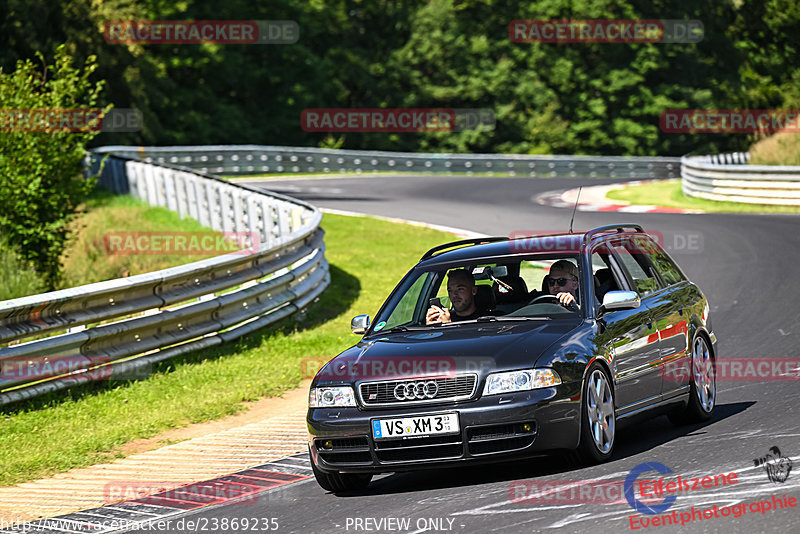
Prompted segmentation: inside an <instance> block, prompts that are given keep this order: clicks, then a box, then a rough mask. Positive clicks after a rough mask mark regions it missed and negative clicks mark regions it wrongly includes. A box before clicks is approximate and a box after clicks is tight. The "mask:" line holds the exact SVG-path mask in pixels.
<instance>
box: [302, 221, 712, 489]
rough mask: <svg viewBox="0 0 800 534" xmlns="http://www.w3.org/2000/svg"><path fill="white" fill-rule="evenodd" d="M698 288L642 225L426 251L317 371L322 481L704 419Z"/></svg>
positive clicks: (577, 445)
mask: <svg viewBox="0 0 800 534" xmlns="http://www.w3.org/2000/svg"><path fill="white" fill-rule="evenodd" d="M708 312H709V306H708V303H707V301H706V298H705V296H704V295H703V293H702V292H701V291H700V289H699V288H698V287H697V286H696V285H695V284H693V283H692V282H691V281H690V280H688V279H687V277H686V275H685V274H684V273H683V271H681V269H680V268H679V267H678V266H677V265H676V264H675V262H674V261H673V260H672V258H670V257H669V255H667V253H666V252H664V250H663V249H662V248H661V247H660V246H659V244H658V243H657V241H656V240H654V239H653V238H651V236H649V235H648V234H647V233H645V232H644V231H643V230H642V228H641V227H640V226H637V225H631V224H620V225H611V226H604V227H600V228H595V229H593V230H590V231H588V232H586V233H581V234H575V233H568V234H560V235H548V236H536V237H528V238H522V239H508V238H503V237H496V238H483V239H472V240H465V241H457V242H454V243H449V244H446V245H442V246H439V247H436V248H434V249H431V250H430V251H428V252H427V253H426V254H425V255H424V256H423V257H422V259H421V260H420V262H419V263H418V264H417V265H416V266H414V268H413V269H411V271H410V272H409V273H408V274H406V276H405V277H404V278H403V279H402V281H401V282H400V283H399V284H398V286H397V287H396V288H395V290H394V291H393V292H392V293H391V295H390V296H389V298H388V299H387V300H386V302H385V303H384V304H383V306H382V307H381V309H380V311H378V314H377V316H376V317H375V319H374V321H372V322H370V318H369V317H368V316H366V315H359V316H357V317H355V318H353V321H352V330H353V332H354V333H357V334H363V338H362V340H361V341H360V342H359V343H358V344H357V345H355V346H353V347H351V348H349V349H347V350H345V351H344V352H342V353H341V354H339V355H338V356H336V357H335V358H333V359H332V360H330V361H329V362H328V363H327V364H326V365H325V366H323V368H322V369H320V371H319V372H318V373H317V375H316V376H315V378H314V380H313V382H312V384H311V390H310V392H309V410H308V415H307V422H308V430H309V443H308V445H309V452H310V455H311V460H312V466H313V469H314V474H315V476H316V479H317V481H318V483H319V484H320V486H322V487H323V488H324V489H326V490H329V491H334V492H337V491H346V490H354V489H361V488H364V487H366V486H367V485H368V484H369V482H370V480H371V478H372V476H373V475H374V474H378V473H386V472H397V471H407V470H416V469H422V468H432V467H446V466H453V465H460V464H462V463H464V462H467V463H479V462H498V461H507V460H511V459H518V458H525V457H530V456H537V455H541V454H543V453H545V452H550V451H557V450H564V449H567V450H573V451H576V452H577V455H578V457H579V458H581V459H582V460H583V461H584V462H586V463H596V462H602V461H605V460H607V459H608V458H610V457H611V455H612V454H613V451H614V445H615V440H616V433H617V425H618V422H619V423H622V422H625V421H632V420H634V418H635V416H638V415H645V416H655V415H659V414H667V415H668V416H669V418H670V419H671V420H672V421H673V422H674V423H676V424H682V423H687V422H700V421H705V420H708V419H709V418H710V417H711V414H712V411H713V409H714V404H715V398H716V383H715V358H716V338H715V336H714V333H713V331H712V329H711V320H710V318H709V315H708Z"/></svg>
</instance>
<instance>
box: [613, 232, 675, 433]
mask: <svg viewBox="0 0 800 534" xmlns="http://www.w3.org/2000/svg"><path fill="white" fill-rule="evenodd" d="M604 250H605V251H606V252H608V255H607V258H606V261H607V262H608V264H609V267H610V268H611V271H612V273H613V274H614V277H615V279H616V281H617V286H618V288H619V289H622V290H628V291H634V292H636V293H637V294H638V295H639V297H640V299H641V305H640V306H639V307H638V308H634V309H628V310H613V311H610V312H607V313H605V314H603V315H601V317H600V318H601V319H602V320H603V323H604V324H605V335H607V336H608V338H609V342H610V344H611V347H612V349H613V360H612V369H613V372H614V382H615V387H616V406H617V415H618V416H619V417H624V416H625V415H630V414H633V413H635V412H637V411H639V410H641V409H644V408H646V407H648V406H650V405H652V404H654V403H657V402H658V401H659V400H660V397H661V387H662V377H661V374H660V369H659V367H658V364H659V361H660V358H661V354H660V352H659V349H660V340H659V335H658V328H657V326H656V321H655V320H654V317H653V311H652V309H651V300H652V299H649V298H648V297H649V295H650V294H652V293H653V292H654V290H656V289H657V288H658V280H657V279H656V278H655V277H653V276H651V275H649V274H648V273H647V272H646V271H645V270H644V269H642V267H641V265H640V264H639V262H638V261H637V258H635V257H634V254H635V253H636V250H635V248H634V243H632V242H631V241H630V240H629V239H627V238H626V237H614V238H613V239H611V240H609V241H607V242H606V243H605V244H604Z"/></svg>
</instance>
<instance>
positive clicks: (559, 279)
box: [547, 278, 577, 287]
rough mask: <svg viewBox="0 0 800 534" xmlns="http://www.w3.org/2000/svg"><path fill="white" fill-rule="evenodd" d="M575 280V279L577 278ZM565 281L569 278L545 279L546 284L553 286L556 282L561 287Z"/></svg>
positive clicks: (565, 283)
mask: <svg viewBox="0 0 800 534" xmlns="http://www.w3.org/2000/svg"><path fill="white" fill-rule="evenodd" d="M575 280H577V278H576V279H575ZM567 282H569V280H568V279H567V278H548V279H547V285H549V286H554V285H556V284H557V285H559V286H562V287H563V286H565V285H567Z"/></svg>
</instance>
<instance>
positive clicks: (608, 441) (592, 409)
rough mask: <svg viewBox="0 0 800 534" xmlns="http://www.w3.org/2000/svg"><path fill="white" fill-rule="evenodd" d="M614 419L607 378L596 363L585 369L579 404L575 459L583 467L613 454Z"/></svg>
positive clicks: (615, 428) (612, 402)
mask: <svg viewBox="0 0 800 534" xmlns="http://www.w3.org/2000/svg"><path fill="white" fill-rule="evenodd" d="M616 433H617V416H616V411H615V410H614V392H613V390H612V387H611V382H610V380H609V379H608V375H607V374H606V373H605V372H604V371H603V369H602V368H601V367H600V365H598V364H597V363H593V364H592V365H591V367H589V372H588V374H587V379H586V385H585V387H584V390H583V400H582V401H581V439H580V444H579V445H578V455H579V457H580V459H581V461H582V463H585V464H595V463H600V462H605V461H606V460H608V459H609V458H611V455H612V454H613V452H614V440H615V437H616Z"/></svg>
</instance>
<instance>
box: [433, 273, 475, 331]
mask: <svg viewBox="0 0 800 534" xmlns="http://www.w3.org/2000/svg"><path fill="white" fill-rule="evenodd" d="M477 293H478V288H477V287H476V286H475V278H474V277H473V276H472V273H470V272H469V271H467V270H466V269H455V270H452V271H450V272H449V273H447V294H448V296H449V297H450V302H451V303H452V304H453V308H452V309H450V310H448V309H446V308H440V307H438V306H431V307H430V308H428V312H427V313H426V314H425V324H426V325H430V324H439V323H450V322H454V321H468V320H470V319H477V318H478V317H481V316H482V315H485V313H483V312H479V310H478V307H477V305H476V304H475V295H476V294H477Z"/></svg>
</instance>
